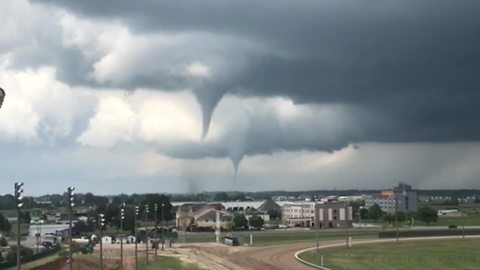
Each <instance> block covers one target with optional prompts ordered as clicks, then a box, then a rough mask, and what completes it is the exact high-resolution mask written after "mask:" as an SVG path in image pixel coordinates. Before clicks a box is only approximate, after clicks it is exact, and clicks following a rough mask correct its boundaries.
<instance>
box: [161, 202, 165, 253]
mask: <svg viewBox="0 0 480 270" xmlns="http://www.w3.org/2000/svg"><path fill="white" fill-rule="evenodd" d="M164 208H165V203H162V250H163V245H164V244H165V238H164V237H163V230H164V229H165V224H164V223H165V216H164V215H163V209H164Z"/></svg>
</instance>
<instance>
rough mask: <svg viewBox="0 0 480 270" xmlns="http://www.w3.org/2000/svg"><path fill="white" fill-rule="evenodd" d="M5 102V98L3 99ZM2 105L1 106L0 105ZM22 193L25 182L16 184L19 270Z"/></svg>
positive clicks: (19, 261) (19, 265) (19, 264)
mask: <svg viewBox="0 0 480 270" xmlns="http://www.w3.org/2000/svg"><path fill="white" fill-rule="evenodd" d="M2 101H3V97H2ZM0 105H1V104H0ZM22 193H23V182H16V183H15V199H16V201H17V269H18V270H20V269H21V267H22V266H21V264H22V263H21V260H20V254H21V253H20V240H21V239H20V223H21V220H20V208H22V206H23V202H22V199H23V197H22Z"/></svg>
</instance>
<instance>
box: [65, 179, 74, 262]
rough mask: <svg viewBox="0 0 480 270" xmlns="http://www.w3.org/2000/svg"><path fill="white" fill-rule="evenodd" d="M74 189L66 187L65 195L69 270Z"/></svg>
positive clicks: (71, 251)
mask: <svg viewBox="0 0 480 270" xmlns="http://www.w3.org/2000/svg"><path fill="white" fill-rule="evenodd" d="M74 191H75V188H74V187H68V189H67V194H68V202H69V204H68V208H69V215H68V236H69V240H68V241H69V246H70V248H69V251H68V260H69V268H70V270H72V269H73V256H72V255H73V245H72V243H73V242H72V215H73V207H74V206H75V202H74V200H75V192H74Z"/></svg>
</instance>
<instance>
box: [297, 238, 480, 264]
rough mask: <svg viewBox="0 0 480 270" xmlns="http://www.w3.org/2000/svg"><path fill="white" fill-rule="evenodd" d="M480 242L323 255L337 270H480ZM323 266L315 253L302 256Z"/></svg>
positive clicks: (407, 244) (394, 246)
mask: <svg viewBox="0 0 480 270" xmlns="http://www.w3.org/2000/svg"><path fill="white" fill-rule="evenodd" d="M479 246H480V240H478V239H476V240H472V239H468V240H448V241H442V240H439V241H422V242H404V243H400V244H397V243H388V244H378V245H365V246H361V245H359V246H356V247H355V246H354V247H353V248H352V249H348V250H347V249H332V250H326V251H323V255H324V265H325V266H326V267H328V268H331V269H335V270H346V269H349V270H367V269H368V270H380V269H382V270H388V269H391V270H393V269H395V270H403V269H404V270H410V269H422V270H440V269H472V270H473V269H479V265H480V249H479V248H478V247H479ZM300 257H301V258H302V259H305V260H307V261H310V262H313V263H316V264H320V258H319V256H316V253H315V251H312V252H307V253H304V254H302V255H301V256H300Z"/></svg>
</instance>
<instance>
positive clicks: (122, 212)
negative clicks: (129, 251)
mask: <svg viewBox="0 0 480 270" xmlns="http://www.w3.org/2000/svg"><path fill="white" fill-rule="evenodd" d="M124 219H125V203H124V204H123V206H122V209H120V270H123V220H124Z"/></svg>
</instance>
